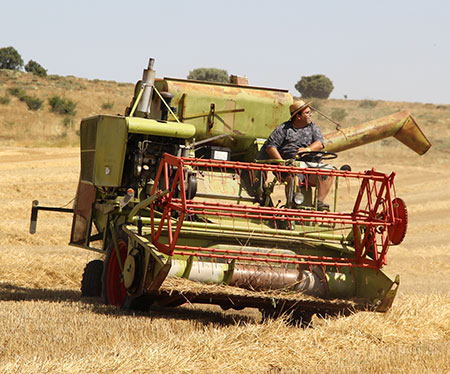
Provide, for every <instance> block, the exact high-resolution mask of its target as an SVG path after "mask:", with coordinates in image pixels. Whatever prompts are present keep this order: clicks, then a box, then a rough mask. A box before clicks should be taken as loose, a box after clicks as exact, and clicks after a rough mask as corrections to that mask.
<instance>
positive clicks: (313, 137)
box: [262, 100, 333, 210]
mask: <svg viewBox="0 0 450 374" xmlns="http://www.w3.org/2000/svg"><path fill="white" fill-rule="evenodd" d="M310 105H311V102H308V103H305V102H304V101H303V100H297V101H294V103H293V104H292V105H291V106H290V107H289V111H290V114H291V117H290V119H289V120H288V121H286V122H284V123H282V124H281V125H279V126H278V127H277V128H276V129H275V130H274V131H273V132H272V134H270V136H269V138H268V139H267V140H266V142H265V143H264V146H263V149H262V153H263V154H264V152H265V153H266V154H267V156H268V158H269V159H274V160H280V159H283V160H288V159H295V157H296V156H297V155H299V154H301V153H304V152H317V151H320V150H322V149H323V147H324V144H323V136H322V133H321V131H320V129H319V128H318V127H317V126H316V125H315V124H314V123H313V122H312V120H311V114H312V112H311V108H310ZM300 178H301V179H302V180H304V176H303V175H301V176H300ZM307 178H308V184H309V185H312V186H316V187H317V200H318V201H317V209H318V210H325V209H329V205H328V204H325V203H324V199H325V197H326V196H327V194H328V192H329V191H330V188H331V185H332V183H333V177H326V176H325V177H322V178H318V177H317V176H316V175H309V176H308V177H307ZM291 179H292V178H290V177H288V178H287V179H286V181H287V182H288V184H289V183H292V181H291Z"/></svg>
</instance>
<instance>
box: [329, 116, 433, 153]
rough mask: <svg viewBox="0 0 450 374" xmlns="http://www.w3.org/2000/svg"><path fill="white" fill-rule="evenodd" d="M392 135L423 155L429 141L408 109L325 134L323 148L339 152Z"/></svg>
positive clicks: (428, 145) (428, 146) (429, 145)
mask: <svg viewBox="0 0 450 374" xmlns="http://www.w3.org/2000/svg"><path fill="white" fill-rule="evenodd" d="M390 136H393V137H394V138H396V139H398V140H399V141H401V142H402V143H403V144H405V145H406V146H408V147H409V148H411V149H412V150H413V151H415V152H416V153H418V154H419V155H423V154H424V153H425V152H427V151H428V149H430V147H431V143H430V142H429V140H428V139H427V137H426V136H425V135H424V133H423V132H422V130H421V129H420V128H419V126H418V124H417V122H416V121H415V120H414V118H413V117H412V116H411V114H410V113H409V112H408V111H406V110H405V111H401V112H398V113H394V114H391V115H388V116H385V117H381V118H378V119H376V120H373V121H370V122H365V123H363V124H360V125H357V126H354V127H349V128H345V129H341V130H339V131H336V132H333V133H331V134H327V135H325V136H324V139H325V150H326V151H329V152H339V151H344V150H346V149H350V148H355V147H359V146H361V145H364V144H368V143H372V142H375V141H378V140H381V139H384V138H388V137H390Z"/></svg>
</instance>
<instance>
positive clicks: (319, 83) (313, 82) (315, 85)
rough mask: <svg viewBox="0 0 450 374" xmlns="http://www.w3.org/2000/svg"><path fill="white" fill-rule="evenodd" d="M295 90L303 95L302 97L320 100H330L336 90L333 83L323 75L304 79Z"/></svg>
mask: <svg viewBox="0 0 450 374" xmlns="http://www.w3.org/2000/svg"><path fill="white" fill-rule="evenodd" d="M295 89H296V90H297V91H298V92H300V93H301V95H302V97H306V98H308V97H316V98H319V99H328V97H329V96H330V94H331V92H332V91H333V89H334V86H333V82H332V81H331V80H330V79H329V78H328V77H327V76H325V75H323V74H315V75H311V76H308V77H302V79H300V80H299V81H298V82H297V84H296V85H295Z"/></svg>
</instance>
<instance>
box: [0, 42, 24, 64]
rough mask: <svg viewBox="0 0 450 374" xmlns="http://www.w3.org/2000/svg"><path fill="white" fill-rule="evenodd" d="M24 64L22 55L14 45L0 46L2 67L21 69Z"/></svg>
mask: <svg viewBox="0 0 450 374" xmlns="http://www.w3.org/2000/svg"><path fill="white" fill-rule="evenodd" d="M22 66H23V60H22V56H21V55H20V54H19V52H17V51H16V49H15V48H14V47H5V48H0V69H9V70H19V69H20V68H21V67H22Z"/></svg>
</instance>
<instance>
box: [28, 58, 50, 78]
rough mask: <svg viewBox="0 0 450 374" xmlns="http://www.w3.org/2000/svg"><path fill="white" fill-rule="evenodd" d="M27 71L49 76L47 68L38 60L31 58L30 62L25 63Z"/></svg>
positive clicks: (40, 75) (39, 75)
mask: <svg viewBox="0 0 450 374" xmlns="http://www.w3.org/2000/svg"><path fill="white" fill-rule="evenodd" d="M25 71H27V72H28V73H33V74H34V75H37V76H38V77H46V76H47V70H46V69H44V68H43V67H42V66H41V65H40V64H38V63H37V62H36V61H33V60H30V61H28V64H26V65H25Z"/></svg>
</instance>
